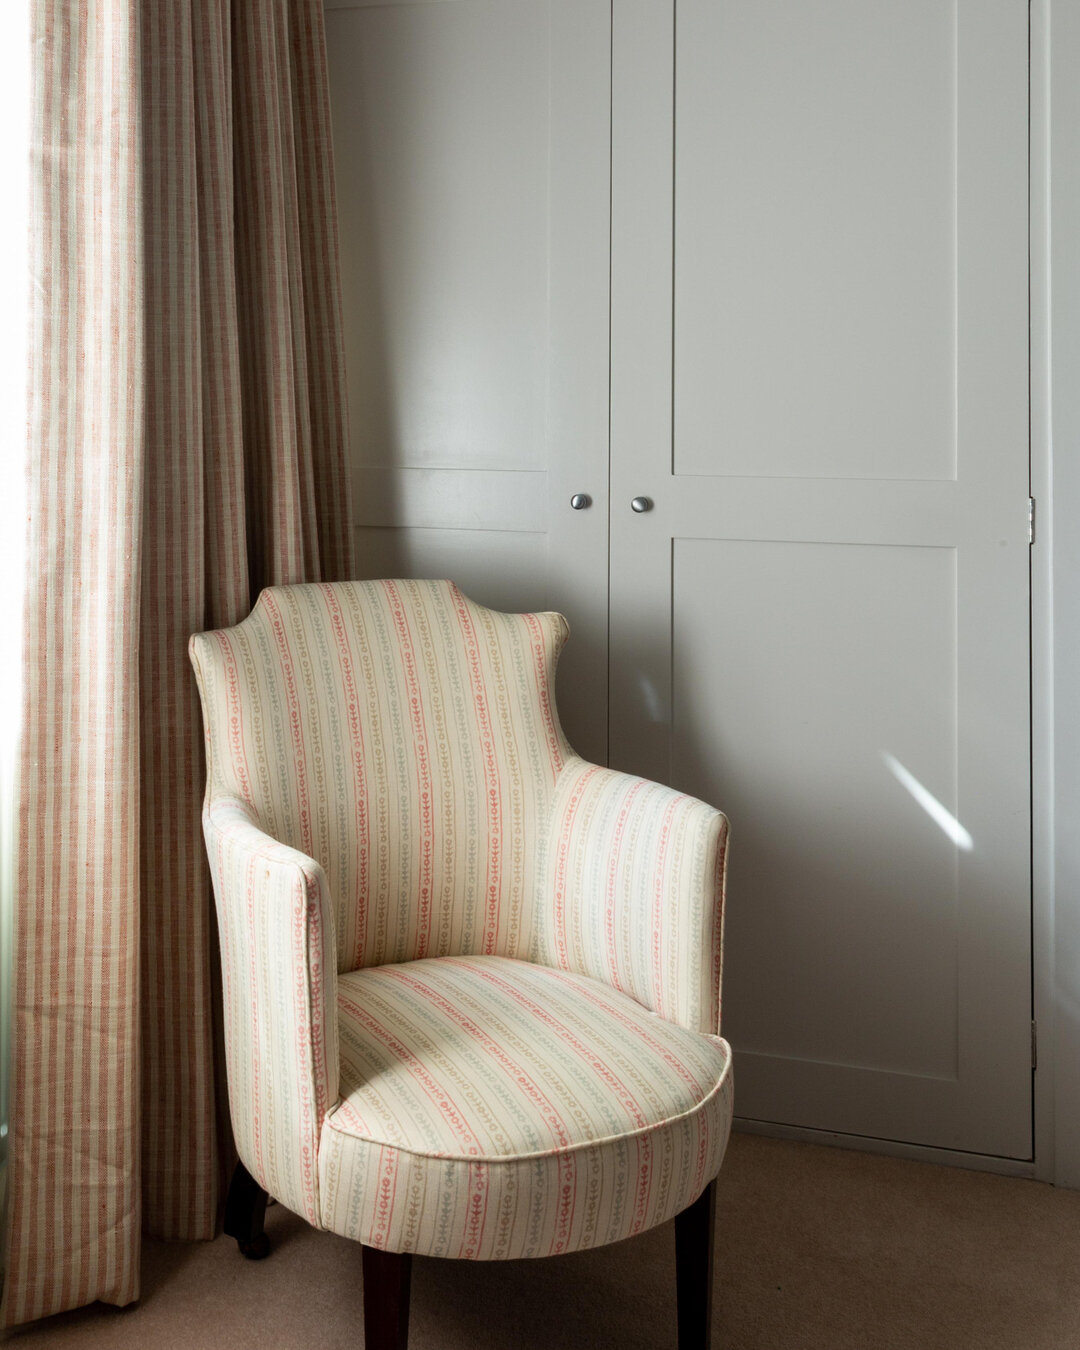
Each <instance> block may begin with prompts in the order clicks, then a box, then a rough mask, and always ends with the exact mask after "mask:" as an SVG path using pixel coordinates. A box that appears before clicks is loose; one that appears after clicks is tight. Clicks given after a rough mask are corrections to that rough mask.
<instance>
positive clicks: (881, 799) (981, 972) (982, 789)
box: [611, 0, 1031, 1158]
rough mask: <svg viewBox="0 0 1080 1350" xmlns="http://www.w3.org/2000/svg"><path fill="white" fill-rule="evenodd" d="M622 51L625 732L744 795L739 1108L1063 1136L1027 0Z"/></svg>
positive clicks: (928, 6)
mask: <svg viewBox="0 0 1080 1350" xmlns="http://www.w3.org/2000/svg"><path fill="white" fill-rule="evenodd" d="M676 11H677V12H676ZM613 53H614V57H613V60H614V64H613V110H614V111H613V129H614V134H613V142H612V145H613V166H612V174H613V177H612V204H613V205H612V210H613V216H612V221H613V233H612V335H613V338H612V340H613V347H612V362H613V364H612V413H611V415H612V515H611V550H612V587H611V623H612V628H611V632H612V676H611V724H612V758H613V762H614V763H616V764H617V765H618V766H620V767H625V768H629V769H633V770H636V771H638V772H642V773H645V774H648V775H649V776H653V777H660V778H664V779H666V780H668V781H671V782H673V783H675V784H676V785H678V786H680V787H685V788H686V789H688V790H690V791H693V792H695V793H697V794H698V795H700V796H703V797H705V798H706V799H708V800H711V801H714V802H715V803H716V804H717V805H718V806H720V807H722V808H723V809H725V810H726V811H727V812H728V814H729V816H730V817H731V822H732V841H733V842H732V854H731V872H730V882H729V903H728V921H727V922H728V927H727V946H726V953H725V1012H724V1018H725V1032H726V1034H727V1035H728V1036H729V1037H730V1039H731V1040H732V1042H733V1044H734V1046H735V1049H736V1057H737V1060H738V1064H737V1077H738V1082H739V1088H738V1097H737V1111H738V1112H739V1114H740V1115H742V1116H744V1117H751V1118H757V1119H762V1120H767V1121H775V1122H779V1123H786V1124H793V1125H801V1126H809V1127H815V1128H820V1129H825V1130H830V1131H839V1132H849V1133H853V1134H859V1135H870V1136H880V1137H884V1138H891V1139H898V1140H905V1141H908V1142H912V1143H919V1144H927V1145H936V1146H940V1147H947V1148H950V1149H964V1150H970V1151H974V1152H981V1153H988V1154H996V1155H999V1156H1007V1157H1017V1158H1023V1157H1028V1156H1030V1149H1031V1138H1030V1118H1031V1095H1030V1094H1031V1074H1030V939H1029V926H1030V889H1029V887H1030V883H1029V835H1030V819H1029V793H1028V786H1029V785H1028V759H1029V753H1028V675H1027V626H1028V617H1027V614H1028V608H1027V607H1028V558H1027V551H1028V544H1027V527H1026V505H1027V293H1026V286H1027V280H1026V275H1027V274H1026V264H1027V237H1026V229H1027V224H1026V222H1027V158H1026V156H1027V150H1026V144H1027V120H1026V119H1027V73H1026V72H1027V10H1026V6H1024V5H1023V4H1022V3H1019V0H958V3H957V4H955V5H948V4H941V3H938V2H937V0H933V2H931V0H919V2H918V3H914V4H909V5H898V4H896V3H894V2H893V0H872V2H871V3H860V4H855V3H846V0H810V2H809V3H807V4H804V5H799V6H793V5H789V4H783V3H780V2H779V0H776V2H775V3H763V4H760V5H750V6H747V5H742V6H739V5H736V4H734V3H730V2H729V0H723V3H716V0H678V4H677V6H674V5H663V4H652V3H648V2H647V0H622V2H621V3H620V4H618V5H616V7H615V28H614V33H613ZM665 53H666V59H665V57H664V55H663V54H665ZM672 145H674V156H672ZM672 258H674V264H672ZM638 495H647V496H649V497H651V498H652V499H653V500H654V503H655V505H654V507H653V509H652V510H651V511H648V512H646V513H642V514H635V513H633V512H632V511H631V510H630V508H629V502H630V499H631V498H632V497H634V496H638Z"/></svg>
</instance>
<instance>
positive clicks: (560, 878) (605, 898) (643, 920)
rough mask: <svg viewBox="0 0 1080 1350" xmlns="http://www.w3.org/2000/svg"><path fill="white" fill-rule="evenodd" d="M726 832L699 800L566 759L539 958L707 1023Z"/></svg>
mask: <svg viewBox="0 0 1080 1350" xmlns="http://www.w3.org/2000/svg"><path fill="white" fill-rule="evenodd" d="M727 832H728V831H727V820H726V819H725V817H724V816H723V815H721V813H720V812H719V811H717V810H714V808H713V807H711V806H706V805H705V803H704V802H699V801H697V800H696V799H695V798H693V797H688V796H686V795H685V794H683V793H680V792H675V791H673V790H672V789H671V788H667V787H662V786H661V785H660V784H659V783H650V782H649V781H648V780H647V779H644V778H634V777H632V776H631V775H629V774H625V773H617V772H616V771H615V770H613V769H602V768H599V767H597V766H596V765H594V764H588V763H586V762H585V761H584V760H581V759H572V760H570V761H569V762H568V763H567V764H566V765H565V766H564V767H563V769H562V771H561V772H560V774H559V777H558V780H557V781H556V785H555V797H554V801H553V803H552V821H551V828H550V832H549V835H548V842H547V850H546V858H545V863H544V888H543V894H542V896H541V903H540V910H541V920H540V932H541V943H540V945H541V955H540V959H541V960H543V961H547V962H549V963H550V964H552V965H555V966H557V967H559V968H561V969H564V970H571V971H575V972H577V973H579V974H582V975H591V976H592V977H593V978H595V979H600V980H604V981H605V982H606V983H607V984H610V985H612V986H613V987H614V988H616V989H620V990H622V991H623V992H624V993H627V994H629V995H631V997H633V998H636V999H637V1000H638V1002H639V1003H642V1004H644V1005H645V1007H647V1008H651V1009H652V1010H653V1011H654V1012H657V1013H659V1014H660V1015H661V1016H662V1017H665V1018H667V1020H668V1021H671V1022H676V1023H678V1024H679V1025H680V1026H684V1027H687V1028H688V1029H689V1030H692V1031H700V1032H705V1033H707V1034H712V1035H716V1034H717V1033H718V1032H719V1029H720V966H721V956H722V946H723V914H724V871H725V863H726V853H727Z"/></svg>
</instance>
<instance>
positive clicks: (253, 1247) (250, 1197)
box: [225, 1162, 270, 1261]
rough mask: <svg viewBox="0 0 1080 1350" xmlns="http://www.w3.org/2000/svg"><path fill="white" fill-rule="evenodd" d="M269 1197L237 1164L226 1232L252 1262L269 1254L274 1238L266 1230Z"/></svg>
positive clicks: (226, 1212)
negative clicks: (264, 1227) (264, 1228)
mask: <svg viewBox="0 0 1080 1350" xmlns="http://www.w3.org/2000/svg"><path fill="white" fill-rule="evenodd" d="M268 1198H269V1197H268V1196H267V1194H266V1192H265V1191H264V1190H263V1188H262V1187H261V1186H260V1185H259V1183H258V1182H257V1181H256V1180H255V1178H254V1177H253V1176H252V1175H251V1173H250V1172H249V1171H248V1170H247V1168H246V1167H245V1166H244V1164H243V1163H242V1162H237V1164H236V1169H235V1171H234V1172H233V1174H232V1181H231V1182H230V1184H229V1194H228V1196H227V1197H226V1199H225V1232H226V1234H227V1235H228V1236H229V1237H231V1238H235V1239H236V1241H237V1245H238V1246H239V1248H240V1251H241V1252H242V1253H243V1255H244V1256H246V1257H247V1258H248V1260H249V1261H261V1260H262V1259H263V1257H264V1256H267V1255H269V1252H270V1239H269V1238H268V1237H267V1236H266V1233H265V1232H264V1231H263V1219H264V1217H265V1215H266V1201H267V1199H268Z"/></svg>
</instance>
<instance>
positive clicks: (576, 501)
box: [570, 492, 592, 511]
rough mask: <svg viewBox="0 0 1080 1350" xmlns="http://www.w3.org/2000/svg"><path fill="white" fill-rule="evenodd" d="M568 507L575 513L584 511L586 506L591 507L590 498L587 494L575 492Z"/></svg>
mask: <svg viewBox="0 0 1080 1350" xmlns="http://www.w3.org/2000/svg"><path fill="white" fill-rule="evenodd" d="M570 505H571V506H572V507H573V508H574V510H575V511H584V510H585V508H586V507H587V506H592V498H591V497H590V496H589V494H588V493H587V492H575V493H574V495H573V496H572V497H571V498H570Z"/></svg>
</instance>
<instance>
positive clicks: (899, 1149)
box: [732, 1116, 1035, 1180]
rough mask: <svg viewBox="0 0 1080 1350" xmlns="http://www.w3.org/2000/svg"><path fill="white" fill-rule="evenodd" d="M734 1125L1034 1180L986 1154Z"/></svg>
mask: <svg viewBox="0 0 1080 1350" xmlns="http://www.w3.org/2000/svg"><path fill="white" fill-rule="evenodd" d="M732 1124H733V1128H734V1129H736V1130H738V1131H739V1132H740V1133H741V1134H761V1135H766V1136H767V1137H768V1138H770V1139H793V1140H796V1141H797V1142H799V1143H802V1144H824V1145H825V1146H826V1147H828V1148H853V1149H856V1150H857V1151H858V1152H860V1153H881V1154H884V1155H885V1156H886V1157H888V1158H910V1159H911V1160H912V1161H914V1162H928V1163H937V1164H939V1166H942V1167H966V1168H967V1169H968V1170H969V1171H972V1172H997V1173H999V1174H1000V1175H1001V1176H1005V1177H1026V1178H1028V1179H1029V1180H1030V1179H1033V1178H1034V1176H1035V1164H1034V1163H1033V1162H1023V1161H1020V1160H1019V1159H1017V1158H993V1157H990V1156H989V1155H988V1154H985V1153H963V1152H961V1151H960V1150H958V1149H950V1148H929V1147H927V1146H926V1145H925V1144H903V1143H900V1142H898V1141H897V1140H895V1139H868V1138H867V1137H866V1136H865V1135H861V1134H836V1133H834V1132H833V1131H831V1130H812V1129H807V1128H806V1127H805V1126H801V1125H778V1124H776V1123H775V1122H774V1121H771V1120H750V1119H748V1118H747V1117H745V1116H736V1117H735V1119H734V1121H733V1122H732Z"/></svg>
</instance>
